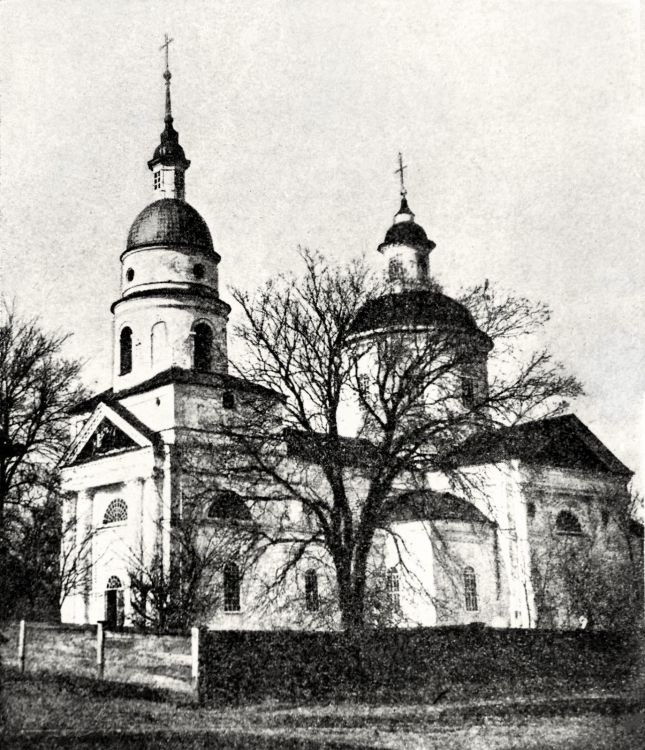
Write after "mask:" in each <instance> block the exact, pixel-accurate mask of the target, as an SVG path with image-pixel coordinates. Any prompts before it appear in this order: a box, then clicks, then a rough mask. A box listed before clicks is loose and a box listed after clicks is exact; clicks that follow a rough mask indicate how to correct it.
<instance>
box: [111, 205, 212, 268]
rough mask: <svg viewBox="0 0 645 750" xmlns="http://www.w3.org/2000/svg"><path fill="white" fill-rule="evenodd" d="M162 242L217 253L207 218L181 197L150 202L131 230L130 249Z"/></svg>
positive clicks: (170, 245) (128, 245) (156, 245)
mask: <svg viewBox="0 0 645 750" xmlns="http://www.w3.org/2000/svg"><path fill="white" fill-rule="evenodd" d="M159 246H165V247H177V246H183V247H190V248H195V249H199V250H205V251H206V252H210V253H213V254H214V255H217V253H216V252H215V250H214V248H213V239H212V237H211V233H210V231H209V229H208V226H207V224H206V222H205V221H204V219H202V217H201V216H200V215H199V213H197V211H196V210H195V209H194V208H193V207H192V206H191V205H190V204H188V203H186V202H185V201H183V200H179V199H177V198H162V199H161V200H158V201H155V202H154V203H151V204H150V205H148V206H146V207H145V208H144V209H143V211H141V213H140V214H139V215H138V216H137V218H136V219H135V220H134V222H133V224H132V226H131V228H130V232H129V233H128V242H127V247H126V250H135V249H136V248H142V247H159Z"/></svg>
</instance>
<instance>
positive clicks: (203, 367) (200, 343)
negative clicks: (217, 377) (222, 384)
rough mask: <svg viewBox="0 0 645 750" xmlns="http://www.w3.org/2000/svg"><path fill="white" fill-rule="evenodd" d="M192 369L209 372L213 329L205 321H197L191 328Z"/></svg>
mask: <svg viewBox="0 0 645 750" xmlns="http://www.w3.org/2000/svg"><path fill="white" fill-rule="evenodd" d="M193 337H194V342H193V347H194V349H193V352H194V353H193V369H195V370H197V372H210V369H211V360H212V358H213V331H212V330H211V327H210V326H209V325H208V324H207V323H198V324H197V325H196V326H195V328H193Z"/></svg>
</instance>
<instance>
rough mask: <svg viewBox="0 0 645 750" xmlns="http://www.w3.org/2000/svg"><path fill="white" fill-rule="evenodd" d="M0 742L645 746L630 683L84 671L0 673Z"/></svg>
mask: <svg viewBox="0 0 645 750" xmlns="http://www.w3.org/2000/svg"><path fill="white" fill-rule="evenodd" d="M3 682H4V685H3V687H4V689H3V696H4V716H5V721H6V727H5V732H4V736H3V737H1V738H0V746H1V747H3V748H47V749H48V750H49V748H59V747H60V748H69V747H81V748H126V749H127V748H174V747H179V748H181V750H192V748H207V747H217V748H223V749H226V748H285V749H286V750H288V749H289V748H303V749H312V750H313V749H314V748H337V749H340V748H357V747H374V748H392V749H397V750H398V749H399V748H400V749H403V748H405V749H406V750H407V749H409V748H420V749H424V748H428V749H434V748H441V749H442V750H461V749H462V748H468V750H480V749H482V750H483V749H484V748H493V747H494V748H496V750H510V749H511V748H528V749H529V750H533V749H538V748H554V749H557V750H559V749H560V748H563V749H564V748H566V749H567V750H578V749H579V750H582V749H583V748H584V750H594V749H597V750H605V749H606V750H623V748H624V750H627V748H629V749H630V750H631V749H632V748H636V747H642V746H645V717H644V714H643V713H642V704H641V703H640V702H639V700H638V696H637V695H636V694H634V693H628V694H622V695H620V694H613V695H612V694H608V693H606V692H605V693H603V692H599V691H589V690H587V691H586V692H585V693H583V694H578V695H561V696H560V697H557V698H553V697H552V698H548V697H546V696H544V695H540V696H534V697H531V696H527V695H525V696H524V697H521V698H518V697H515V696H510V695H509V696H507V697H506V698H505V699H499V698H498V699H496V700H474V699H470V700H468V701H457V702H453V703H446V704H438V705H427V704H421V703H418V702H417V703H413V702H409V703H405V704H397V705H391V704H383V705H375V704H365V703H352V702H344V703H337V704H322V703H318V704H316V703H311V704H306V705H300V706H293V705H287V704H278V703H275V702H273V703H270V702H264V703H257V704H250V705H246V706H243V707H219V708H205V707H200V706H198V705H197V704H196V703H195V702H194V701H193V700H192V699H191V697H190V696H188V695H184V694H175V693H171V692H168V691H161V690H155V689H153V688H146V687H138V686H134V685H131V684H118V683H107V682H105V683H99V682H96V681H94V680H92V679H89V678H72V677H70V676H62V675H52V674H44V673H43V674H38V673H30V674H26V675H20V674H18V673H17V672H16V671H15V670H13V669H8V670H6V671H5V673H4V681H3Z"/></svg>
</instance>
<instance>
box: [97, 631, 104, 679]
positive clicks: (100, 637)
mask: <svg viewBox="0 0 645 750" xmlns="http://www.w3.org/2000/svg"><path fill="white" fill-rule="evenodd" d="M104 670H105V630H104V628H103V623H102V622H101V621H100V620H99V621H98V622H97V623H96V672H97V675H98V678H99V680H102V679H103V672H104Z"/></svg>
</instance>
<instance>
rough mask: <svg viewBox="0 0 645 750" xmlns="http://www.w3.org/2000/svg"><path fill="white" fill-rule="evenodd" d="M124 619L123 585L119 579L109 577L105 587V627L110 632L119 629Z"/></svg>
mask: <svg viewBox="0 0 645 750" xmlns="http://www.w3.org/2000/svg"><path fill="white" fill-rule="evenodd" d="M124 619H125V607H124V601H123V585H122V584H121V581H120V579H119V578H117V577H116V576H110V577H109V578H108V582H107V584H106V585H105V615H104V620H105V625H106V627H107V628H108V629H110V630H115V629H120V628H122V627H123V621H124Z"/></svg>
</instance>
